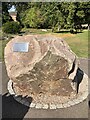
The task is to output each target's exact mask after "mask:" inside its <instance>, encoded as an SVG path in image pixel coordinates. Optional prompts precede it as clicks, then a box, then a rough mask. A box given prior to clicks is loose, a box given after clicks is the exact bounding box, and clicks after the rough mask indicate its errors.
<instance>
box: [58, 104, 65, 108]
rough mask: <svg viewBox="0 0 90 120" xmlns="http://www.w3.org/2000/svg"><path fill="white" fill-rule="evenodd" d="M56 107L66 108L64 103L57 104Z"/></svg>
mask: <svg viewBox="0 0 90 120" xmlns="http://www.w3.org/2000/svg"><path fill="white" fill-rule="evenodd" d="M56 108H64V107H63V104H57V105H56Z"/></svg>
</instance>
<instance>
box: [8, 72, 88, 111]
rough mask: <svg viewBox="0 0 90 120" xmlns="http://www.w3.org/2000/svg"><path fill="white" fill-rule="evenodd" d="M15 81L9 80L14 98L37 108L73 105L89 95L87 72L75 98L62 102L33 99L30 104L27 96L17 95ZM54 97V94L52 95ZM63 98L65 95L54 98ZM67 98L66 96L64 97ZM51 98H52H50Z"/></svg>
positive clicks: (9, 88)
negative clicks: (14, 86) (45, 101)
mask: <svg viewBox="0 0 90 120" xmlns="http://www.w3.org/2000/svg"><path fill="white" fill-rule="evenodd" d="M12 84H13V82H12V80H10V81H9V82H8V91H9V93H10V94H11V95H13V96H14V99H15V100H17V101H18V102H20V103H22V104H24V105H26V106H29V107H31V108H37V109H58V108H67V107H70V106H73V105H76V104H78V103H80V102H82V101H83V100H85V99H86V98H87V96H88V76H87V75H86V74H84V76H83V80H82V82H81V84H80V87H79V93H78V94H77V95H76V94H74V96H73V98H70V97H69V99H67V100H63V102H61V103H60V101H58V103H57V102H54V103H51V102H50V103H44V102H40V101H38V100H37V101H34V100H33V101H32V102H31V104H30V101H28V100H27V98H23V97H21V96H19V95H16V93H15V91H14V89H13V88H12V86H13V85H12ZM51 97H52V96H51ZM61 97H62V99H63V96H58V97H57V98H54V99H56V100H57V99H58V100H59V98H61ZM64 98H65V97H64ZM50 99H51V98H50ZM52 99H53V98H52Z"/></svg>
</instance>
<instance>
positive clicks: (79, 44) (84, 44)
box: [65, 31, 89, 58]
mask: <svg viewBox="0 0 90 120" xmlns="http://www.w3.org/2000/svg"><path fill="white" fill-rule="evenodd" d="M65 40H66V42H67V43H68V44H69V46H70V47H71V49H72V50H73V51H74V52H75V53H76V55H77V56H78V57H85V58H87V57H88V53H89V52H88V42H89V39H88V31H83V32H82V33H78V34H75V35H74V36H73V37H72V36H71V37H65Z"/></svg>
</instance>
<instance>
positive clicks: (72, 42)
mask: <svg viewBox="0 0 90 120" xmlns="http://www.w3.org/2000/svg"><path fill="white" fill-rule="evenodd" d="M23 31H25V33H27V34H42V35H43V34H44V35H45V34H48V35H54V36H57V37H61V38H63V39H64V40H65V41H66V42H67V43H68V44H69V46H70V48H71V49H72V50H73V51H74V52H75V53H76V55H77V56H78V57H85V58H87V57H88V42H89V40H88V31H83V32H82V33H78V34H71V33H69V32H63V33H62V32H61V33H52V32H51V30H48V31H47V32H44V31H42V30H41V29H23V30H22V32H23ZM8 41H9V40H1V41H0V59H3V56H4V48H5V46H6V44H7V43H8Z"/></svg>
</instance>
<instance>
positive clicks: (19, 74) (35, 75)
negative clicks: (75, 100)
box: [5, 35, 79, 96]
mask: <svg viewBox="0 0 90 120" xmlns="http://www.w3.org/2000/svg"><path fill="white" fill-rule="evenodd" d="M17 42H29V51H28V52H27V53H24V52H13V45H14V43H17ZM5 63H6V69H7V73H8V76H9V78H10V79H11V80H12V81H13V82H14V87H16V88H17V89H18V91H19V92H21V94H22V95H23V94H24V93H26V94H28V95H31V96H34V95H40V94H48V95H62V96H67V95H68V96H69V95H70V94H71V93H72V92H73V89H72V87H71V84H70V82H71V81H72V79H73V78H74V76H75V75H76V71H77V68H78V63H79V61H78V59H77V57H76V55H75V54H74V53H73V52H72V50H71V49H70V47H69V46H68V44H67V43H66V42H65V41H64V40H62V39H61V38H56V37H52V36H44V35H42V36H40V35H26V36H17V37H15V38H13V39H12V40H11V41H10V42H9V43H8V44H7V46H6V47H5ZM73 64H75V66H74V69H73V71H72V68H73ZM70 71H72V72H70ZM68 73H70V75H69V76H68ZM16 92H17V91H16Z"/></svg>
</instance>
